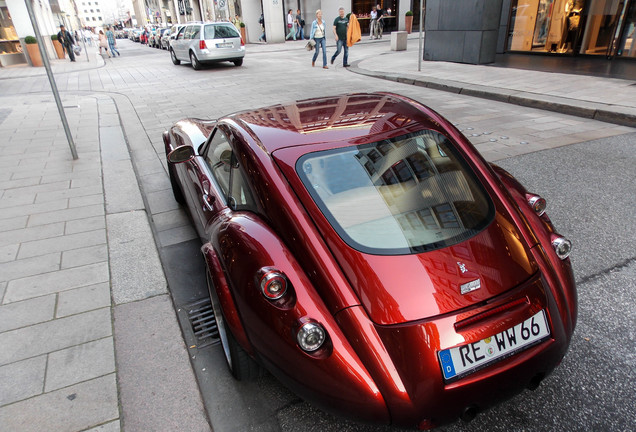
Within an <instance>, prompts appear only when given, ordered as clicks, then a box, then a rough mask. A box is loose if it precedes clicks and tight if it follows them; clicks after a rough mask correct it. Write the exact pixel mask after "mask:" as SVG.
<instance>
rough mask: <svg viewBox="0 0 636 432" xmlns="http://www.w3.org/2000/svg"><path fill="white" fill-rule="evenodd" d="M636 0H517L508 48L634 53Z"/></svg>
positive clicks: (565, 51)
mask: <svg viewBox="0 0 636 432" xmlns="http://www.w3.org/2000/svg"><path fill="white" fill-rule="evenodd" d="M635 10H636V0H513V1H512V6H511V12H510V21H509V23H510V24H509V26H508V29H509V30H508V45H507V48H508V51H529V52H545V53H548V52H549V53H560V54H565V53H569V54H586V55H603V56H607V57H612V56H615V55H619V56H623V57H634V56H635V53H634V49H633V48H632V46H633V45H634V43H633V42H634V38H635V36H634V27H635V25H636V24H635V23H636V17H635V15H636V11H635Z"/></svg>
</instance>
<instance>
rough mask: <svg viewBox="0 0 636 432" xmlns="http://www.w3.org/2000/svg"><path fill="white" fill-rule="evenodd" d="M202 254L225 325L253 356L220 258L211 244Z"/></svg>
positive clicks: (204, 248)
mask: <svg viewBox="0 0 636 432" xmlns="http://www.w3.org/2000/svg"><path fill="white" fill-rule="evenodd" d="M201 253H202V254H203V258H204V259H205V262H206V264H207V267H208V271H209V272H210V277H211V278H212V284H213V285H214V289H215V291H216V295H217V297H218V298H219V302H220V303H221V309H222V310H223V315H224V317H225V323H226V324H227V326H228V327H229V329H230V331H231V332H232V335H233V336H234V339H236V341H237V342H238V343H239V344H240V345H241V347H243V349H244V350H245V351H246V352H247V353H249V354H250V355H252V356H253V355H254V350H253V348H252V345H251V344H250V342H249V339H248V338H247V335H246V334H245V330H244V329H243V324H242V323H241V319H240V318H239V314H238V311H237V310H236V305H235V304H234V299H233V298H232V293H231V292H230V289H229V287H228V284H227V279H226V278H225V274H224V273H223V269H222V268H221V263H219V258H218V256H217V255H216V252H214V248H212V245H211V244H210V243H206V244H204V245H203V246H202V247H201ZM210 295H212V293H210Z"/></svg>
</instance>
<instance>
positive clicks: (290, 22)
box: [285, 9, 296, 40]
mask: <svg viewBox="0 0 636 432" xmlns="http://www.w3.org/2000/svg"><path fill="white" fill-rule="evenodd" d="M295 22H296V19H295V18H294V14H293V13H292V10H291V9H290V10H289V12H287V30H288V31H289V33H287V36H286V37H285V40H287V39H289V38H290V37H293V38H294V40H296V24H295Z"/></svg>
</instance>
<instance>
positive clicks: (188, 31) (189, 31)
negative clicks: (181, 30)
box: [183, 26, 192, 39]
mask: <svg viewBox="0 0 636 432" xmlns="http://www.w3.org/2000/svg"><path fill="white" fill-rule="evenodd" d="M183 38H184V39H191V38H192V26H187V27H186V28H185V36H184V37H183Z"/></svg>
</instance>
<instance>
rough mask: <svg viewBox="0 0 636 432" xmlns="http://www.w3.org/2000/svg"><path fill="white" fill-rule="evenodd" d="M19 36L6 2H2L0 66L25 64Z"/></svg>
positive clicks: (0, 14)
mask: <svg viewBox="0 0 636 432" xmlns="http://www.w3.org/2000/svg"><path fill="white" fill-rule="evenodd" d="M25 62H26V60H25V58H24V54H23V53H22V46H21V45H20V40H19V38H18V34H17V33H16V31H15V28H14V27H13V21H12V20H11V15H10V14H9V9H8V8H7V5H6V2H5V1H4V0H0V65H2V66H8V65H11V64H16V63H25Z"/></svg>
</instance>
